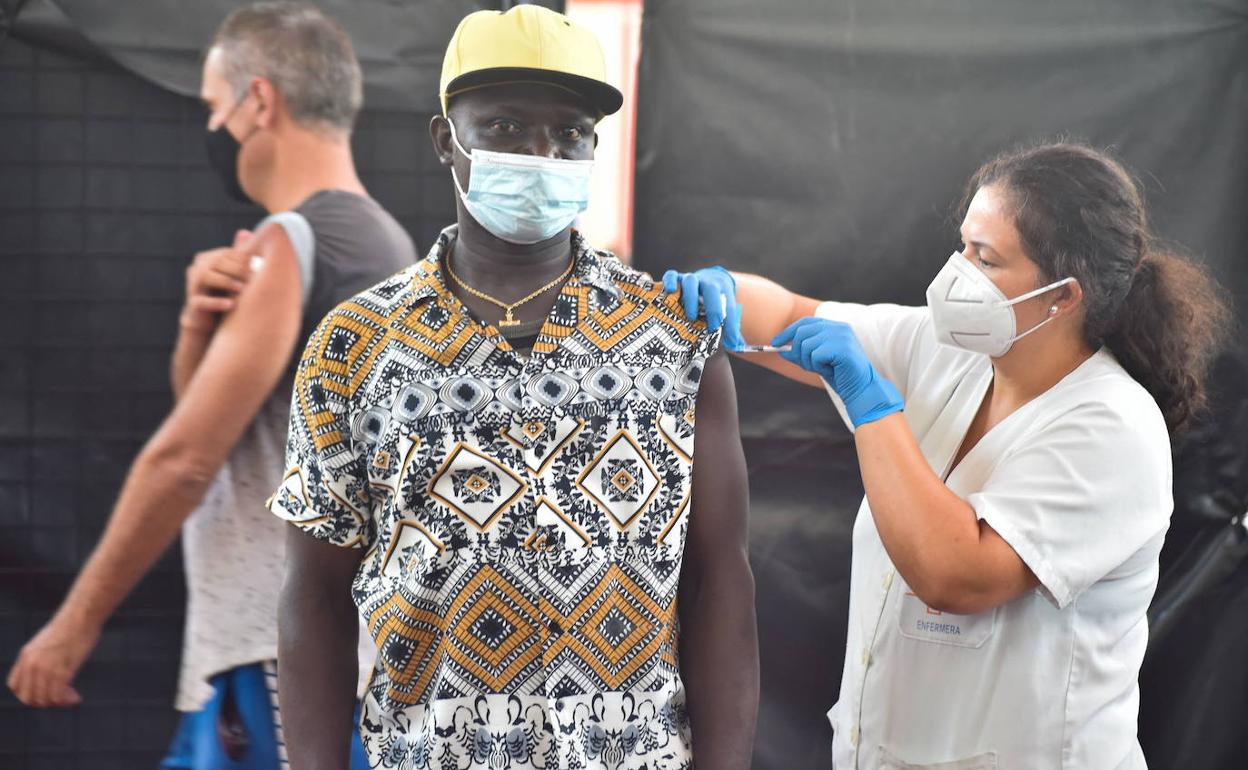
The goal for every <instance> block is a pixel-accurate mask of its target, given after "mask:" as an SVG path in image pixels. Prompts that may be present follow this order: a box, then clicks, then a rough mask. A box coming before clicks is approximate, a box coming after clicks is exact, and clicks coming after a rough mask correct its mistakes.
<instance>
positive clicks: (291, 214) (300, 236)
mask: <svg viewBox="0 0 1248 770" xmlns="http://www.w3.org/2000/svg"><path fill="white" fill-rule="evenodd" d="M267 224H276V225H281V226H282V229H283V230H285V231H286V237H287V238H288V239H289V240H290V246H291V248H292V249H293V250H294V252H295V260H296V261H297V262H298V263H299V278H300V280H301V283H302V285H303V304H304V305H306V304H308V298H309V297H311V296H312V274H313V273H312V269H313V266H314V265H315V260H316V236H315V234H313V232H312V225H310V224H308V220H307V218H306V217H304V216H303V214H300V213H299V212H297V211H282V212H279V213H277V214H272V215H270V216H267V217H265V218H264V220H263V221H261V222H260V224H258V225H256V230H257V231H259V229H260V228H261V227H264V226H265V225H267Z"/></svg>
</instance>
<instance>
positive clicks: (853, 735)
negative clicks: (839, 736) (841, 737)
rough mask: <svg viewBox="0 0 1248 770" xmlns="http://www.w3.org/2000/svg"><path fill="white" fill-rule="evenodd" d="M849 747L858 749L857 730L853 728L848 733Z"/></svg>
mask: <svg viewBox="0 0 1248 770" xmlns="http://www.w3.org/2000/svg"><path fill="white" fill-rule="evenodd" d="M849 745H850V746H853V747H854V748H858V728H857V727H854V728H853V729H851V730H850V731H849Z"/></svg>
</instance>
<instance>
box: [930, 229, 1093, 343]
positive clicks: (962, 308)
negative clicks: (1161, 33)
mask: <svg viewBox="0 0 1248 770" xmlns="http://www.w3.org/2000/svg"><path fill="white" fill-rule="evenodd" d="M1074 280H1075V279H1074V278H1063V279H1062V280H1060V281H1056V282H1054V283H1051V284H1049V285H1048V286H1042V287H1040V288H1039V289H1035V290H1034V291H1029V292H1027V293H1026V294H1022V295H1020V296H1017V297H1015V298H1014V299H1010V298H1008V297H1006V296H1005V294H1003V293H1002V292H1001V290H1000V289H998V288H997V285H996V284H995V283H993V282H992V280H991V279H990V278H989V277H988V276H986V275H984V273H983V271H982V270H980V269H979V268H977V267H975V265H973V264H971V262H970V260H968V259H967V258H966V257H964V256H962V254H961V253H959V252H956V251H955V252H953V255H952V256H950V257H949V261H948V262H946V263H945V266H944V267H943V268H941V270H940V272H939V273H937V274H936V277H935V278H933V279H932V283H931V285H930V286H928V287H927V307H928V310H930V311H931V313H932V325H933V326H934V327H935V329H936V340H937V342H940V343H941V344H942V345H949V346H950V347H955V348H961V349H962V350H969V351H971V352H972V353H983V354H984V355H987V356H992V357H993V358H999V357H1000V356H1003V355H1005V354H1006V353H1008V352H1009V350H1010V348H1011V347H1012V346H1013V345H1014V343H1015V342H1016V341H1018V340H1020V339H1022V338H1023V337H1026V336H1027V335H1028V334H1031V333H1032V332H1034V331H1036V330H1037V329H1039V328H1040V327H1042V326H1044V325H1045V324H1047V323H1048V322H1049V321H1052V320H1053V315H1052V313H1050V315H1049V317H1048V318H1045V319H1044V320H1043V321H1041V322H1040V323H1038V324H1036V325H1035V326H1033V327H1031V328H1030V329H1028V330H1027V331H1025V332H1023V333H1021V334H1019V333H1018V328H1017V327H1018V319H1017V318H1016V317H1015V315H1014V306H1015V305H1017V304H1018V303H1020V302H1024V301H1026V300H1029V299H1031V298H1033V297H1038V296H1040V295H1041V294H1044V293H1045V292H1046V291H1052V290H1053V289H1056V288H1058V287H1060V286H1065V285H1066V284H1068V283H1074Z"/></svg>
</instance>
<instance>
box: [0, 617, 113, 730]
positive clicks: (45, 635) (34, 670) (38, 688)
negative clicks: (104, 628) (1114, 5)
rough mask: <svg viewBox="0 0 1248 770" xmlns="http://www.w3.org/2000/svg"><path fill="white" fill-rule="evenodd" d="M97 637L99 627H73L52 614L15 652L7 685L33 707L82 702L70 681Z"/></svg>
mask: <svg viewBox="0 0 1248 770" xmlns="http://www.w3.org/2000/svg"><path fill="white" fill-rule="evenodd" d="M99 638H100V630H99V628H96V627H89V628H77V627H73V626H72V625H71V624H69V623H68V622H66V621H62V620H58V619H57V618H53V619H52V620H50V621H49V622H48V624H47V625H46V626H44V627H43V628H42V629H40V630H39V633H37V634H35V635H34V637H32V638H31V640H30V641H29V642H27V643H26V646H25V647H23V648H22V651H21V652H20V653H19V654H18V656H17V662H16V663H14V664H13V669H12V670H11V671H10V672H9V681H8V685H9V689H10V690H12V691H13V694H14V695H16V696H17V699H18V700H19V701H21V702H22V703H24V704H26V705H27V706H34V707H36V708H44V707H47V706H76V705H78V704H79V703H82V696H81V695H79V694H78V691H77V690H75V689H74V688H73V687H72V686H71V685H70V682H72V681H73V679H74V677H75V676H76V675H77V674H78V669H80V668H82V664H83V662H84V661H86V659H87V657H88V656H89V655H90V654H91V650H93V649H95V643H96V641H98V640H99Z"/></svg>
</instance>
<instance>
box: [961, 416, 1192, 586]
mask: <svg viewBox="0 0 1248 770" xmlns="http://www.w3.org/2000/svg"><path fill="white" fill-rule="evenodd" d="M1152 409H1153V410H1154V411H1155V406H1154V407H1152ZM1137 411H1139V410H1137ZM1159 423H1160V415H1159V414H1154V415H1145V414H1135V415H1133V414H1132V413H1131V411H1130V410H1128V409H1123V408H1115V407H1113V406H1111V405H1109V404H1107V403H1097V402H1091V403H1087V404H1083V405H1080V406H1078V407H1075V408H1074V409H1072V410H1070V411H1068V412H1066V413H1065V414H1063V415H1061V416H1060V417H1058V418H1057V419H1056V420H1054V421H1053V422H1052V423H1050V424H1049V425H1047V426H1045V427H1044V428H1042V429H1040V430H1039V431H1038V432H1037V433H1036V434H1034V435H1033V436H1032V437H1031V438H1029V439H1028V440H1026V441H1024V442H1021V443H1020V445H1019V447H1018V449H1017V450H1015V451H1014V452H1012V453H1010V454H1008V455H1007V456H1006V457H1004V458H1003V459H1002V460H1001V462H1000V464H999V465H998V466H997V467H996V468H995V469H993V471H992V475H991V477H990V478H989V479H988V482H987V484H985V486H984V487H983V489H982V490H981V491H979V492H977V493H974V494H972V495H970V496H969V497H968V498H967V501H968V502H969V503H970V505H971V507H972V508H974V509H975V514H976V516H978V517H979V518H980V519H982V520H983V521H986V522H988V524H989V526H991V527H992V528H993V529H994V530H996V531H997V533H998V534H999V535H1001V537H1002V538H1004V539H1005V541H1006V542H1007V543H1009V544H1010V547H1011V548H1013V549H1014V551H1015V553H1017V554H1018V555H1019V557H1020V558H1021V559H1022V560H1023V561H1024V562H1025V563H1026V564H1027V566H1028V567H1030V568H1031V571H1032V572H1033V573H1035V575H1036V577H1037V578H1038V579H1039V580H1040V583H1041V584H1042V586H1043V588H1044V591H1045V592H1046V593H1047V595H1048V598H1049V599H1050V600H1051V601H1052V602H1053V603H1054V604H1055V605H1056V606H1057V607H1058V608H1059V609H1061V608H1064V607H1065V606H1066V605H1068V604H1070V603H1071V602H1072V601H1074V600H1075V599H1076V598H1078V597H1079V595H1080V594H1082V593H1083V592H1084V591H1085V590H1087V589H1088V588H1089V587H1090V586H1091V585H1092V584H1094V583H1096V582H1097V581H1099V580H1101V579H1102V578H1104V577H1105V576H1106V575H1108V574H1109V573H1110V572H1111V571H1112V570H1113V569H1114V568H1116V567H1118V566H1119V565H1121V564H1122V563H1123V562H1125V561H1126V560H1127V559H1128V558H1129V557H1130V556H1131V555H1132V554H1134V553H1135V552H1136V551H1138V550H1140V549H1141V548H1143V547H1144V546H1145V545H1146V544H1147V543H1148V542H1150V541H1151V540H1153V539H1154V538H1156V537H1157V536H1158V535H1159V534H1162V533H1164V532H1165V530H1166V528H1167V526H1168V525H1169V521H1170V511H1171V508H1172V499H1171V489H1170V481H1171V468H1170V442H1169V438H1168V436H1167V434H1166V432H1165V428H1164V424H1159Z"/></svg>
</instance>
